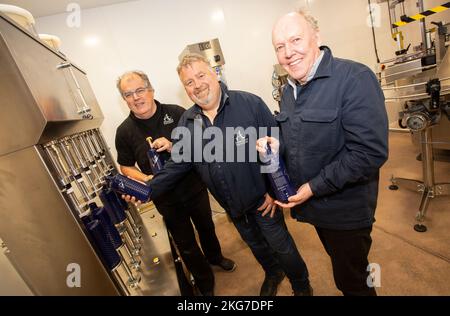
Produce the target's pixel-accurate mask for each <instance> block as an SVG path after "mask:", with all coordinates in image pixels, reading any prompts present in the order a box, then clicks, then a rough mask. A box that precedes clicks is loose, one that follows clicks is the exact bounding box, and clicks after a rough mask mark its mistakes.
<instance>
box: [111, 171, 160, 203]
mask: <svg viewBox="0 0 450 316" xmlns="http://www.w3.org/2000/svg"><path fill="white" fill-rule="evenodd" d="M107 181H108V182H109V186H110V187H111V189H112V190H114V191H116V192H117V193H118V194H121V195H122V194H124V195H130V196H134V197H135V198H136V199H137V200H139V201H141V202H142V203H145V202H149V201H150V194H151V192H152V190H151V189H150V187H149V186H147V185H145V184H143V183H140V182H138V181H135V180H132V179H130V178H127V177H125V176H123V175H121V174H116V175H115V176H113V177H111V176H110V177H107Z"/></svg>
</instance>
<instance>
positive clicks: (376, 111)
mask: <svg viewBox="0 0 450 316" xmlns="http://www.w3.org/2000/svg"><path fill="white" fill-rule="evenodd" d="M272 41H273V45H274V48H275V52H276V55H277V58H278V62H279V63H280V65H281V66H283V67H284V69H286V71H287V72H288V74H289V83H288V84H287V85H286V87H285V88H284V90H283V96H282V100H281V105H280V110H281V111H280V113H279V114H278V115H277V117H276V120H277V121H278V123H279V126H280V128H281V152H282V153H284V158H285V161H286V166H287V169H288V173H289V176H290V178H291V180H292V182H293V184H294V185H296V187H297V188H298V191H297V194H296V195H294V196H291V197H290V198H289V203H287V204H283V203H279V202H277V204H279V205H281V206H283V207H290V208H291V214H292V216H293V217H294V218H296V219H297V220H298V221H302V222H308V223H311V224H312V225H314V227H315V228H316V231H317V233H318V235H319V238H320V240H321V241H322V244H323V246H324V248H325V250H326V252H327V253H328V255H329V256H330V258H331V262H332V266H333V275H334V280H335V283H336V285H337V287H338V289H339V290H341V291H342V292H343V294H344V295H376V292H375V289H374V288H373V287H371V286H369V285H370V282H367V280H368V277H369V272H368V270H367V269H368V264H369V263H368V258H367V257H368V253H369V250H370V246H371V243H372V239H371V237H370V233H371V231H372V224H373V222H374V221H375V218H374V214H375V208H376V204H377V195H378V180H379V169H380V167H381V166H382V165H383V163H384V162H385V161H386V159H387V155H388V121H387V115H386V109H385V105H384V97H383V92H382V91H381V88H380V85H379V83H378V81H377V79H376V77H375V75H374V73H373V72H372V71H371V70H370V69H369V68H367V67H366V66H364V65H362V64H359V63H356V62H353V61H349V60H344V59H339V58H334V57H333V55H332V54H331V50H330V49H329V48H328V47H325V46H322V47H320V46H319V43H320V37H319V30H318V26H317V21H316V20H315V19H314V18H313V17H312V16H310V15H308V14H306V13H304V12H293V13H289V14H287V15H285V16H283V17H282V18H281V19H279V21H278V22H277V23H276V24H275V27H274V29H273V33H272ZM267 141H268V142H269V143H270V144H271V146H272V147H275V148H277V147H278V145H279V143H278V141H277V140H276V139H274V138H265V139H260V140H258V151H262V150H263V148H264V147H263V146H264V145H265V142H267Z"/></svg>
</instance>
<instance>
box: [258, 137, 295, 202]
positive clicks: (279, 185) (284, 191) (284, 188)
mask: <svg viewBox="0 0 450 316" xmlns="http://www.w3.org/2000/svg"><path fill="white" fill-rule="evenodd" d="M264 156H265V163H264V164H265V166H266V172H267V176H268V178H269V182H270V185H271V186H272V190H273V191H274V193H275V197H276V199H277V200H278V201H280V202H283V203H289V201H288V198H289V197H290V196H292V195H295V194H296V193H297V190H295V187H294V186H293V185H292V183H291V180H290V179H289V175H288V174H287V171H286V166H285V165H284V161H283V160H282V159H281V157H280V155H279V154H278V153H276V154H274V153H273V152H272V149H271V148H270V146H269V144H267V146H266V154H265V155H264Z"/></svg>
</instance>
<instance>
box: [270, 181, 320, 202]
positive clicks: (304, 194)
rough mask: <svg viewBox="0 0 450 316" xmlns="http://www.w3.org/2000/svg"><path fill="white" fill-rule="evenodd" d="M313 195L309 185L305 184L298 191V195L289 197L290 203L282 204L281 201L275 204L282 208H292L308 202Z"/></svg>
mask: <svg viewBox="0 0 450 316" xmlns="http://www.w3.org/2000/svg"><path fill="white" fill-rule="evenodd" d="M313 195H314V194H313V192H312V191H311V187H310V186H309V183H305V184H303V185H302V186H301V187H300V188H299V189H298V190H297V194H295V195H292V196H290V197H289V199H288V201H289V203H282V202H280V201H275V203H276V204H277V205H279V206H281V207H285V208H291V207H294V206H296V205H299V204H302V203H304V202H306V201H307V200H308V199H309V198H310V197H312V196H313Z"/></svg>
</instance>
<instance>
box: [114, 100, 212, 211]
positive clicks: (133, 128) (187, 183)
mask: <svg viewBox="0 0 450 316" xmlns="http://www.w3.org/2000/svg"><path fill="white" fill-rule="evenodd" d="M155 103H156V112H155V114H154V115H153V116H152V117H151V118H149V119H146V120H143V119H139V118H137V117H136V116H135V115H134V114H133V113H132V112H130V115H129V116H128V117H127V118H126V119H125V120H124V121H123V122H122V124H120V126H119V127H118V128H117V131H116V140H115V143H116V150H117V162H118V163H119V164H120V165H121V166H125V167H134V166H135V164H136V163H137V165H138V167H139V169H140V170H141V171H142V172H143V173H145V174H148V175H150V174H152V170H151V168H150V163H149V161H148V157H147V151H148V150H149V148H150V147H149V145H148V143H147V140H146V139H147V137H152V138H153V139H157V138H160V137H165V138H167V139H169V140H170V139H171V134H172V130H173V129H174V128H175V127H176V126H177V124H178V121H179V120H180V118H181V116H182V115H183V113H184V112H185V109H183V108H182V107H180V106H178V105H173V104H162V103H160V102H158V101H156V100H155ZM160 155H161V158H163V159H165V160H168V159H169V158H170V153H168V152H162V153H160ZM204 187H205V186H204V184H203V183H202V182H201V180H200V179H199V177H198V176H197V175H196V174H195V172H194V171H191V172H189V173H188V174H187V175H186V176H185V177H183V178H182V179H181V180H180V181H179V182H178V183H177V185H176V187H175V189H174V190H175V191H176V192H179V193H178V194H172V193H166V194H164V195H162V196H160V197H158V198H157V199H154V202H155V205H156V207H158V205H162V204H164V205H169V204H170V205H172V204H174V203H177V202H180V201H181V202H182V201H186V200H188V199H190V198H191V197H193V196H195V195H196V194H197V193H198V192H199V191H201V190H202V189H203V188H204ZM181 192H182V194H180V193H181Z"/></svg>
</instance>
